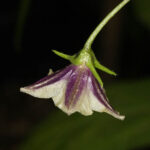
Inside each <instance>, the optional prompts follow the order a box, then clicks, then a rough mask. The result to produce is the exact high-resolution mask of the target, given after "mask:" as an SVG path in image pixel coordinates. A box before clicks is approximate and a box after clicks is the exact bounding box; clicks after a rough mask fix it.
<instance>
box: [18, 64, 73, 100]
mask: <svg viewBox="0 0 150 150" xmlns="http://www.w3.org/2000/svg"><path fill="white" fill-rule="evenodd" d="M74 69H75V67H74V66H73V65H70V66H68V67H66V68H65V69H63V70H61V71H58V72H56V73H53V74H50V75H48V76H46V77H44V78H43V79H41V80H39V81H37V82H35V83H34V84H32V85H30V86H27V87H24V88H21V89H20V91H21V92H24V93H27V94H30V95H32V96H34V97H38V98H51V97H53V96H55V95H57V94H58V93H59V92H60V90H62V87H63V86H64V84H65V83H66V80H67V78H68V77H69V75H70V74H71V73H72V72H73V71H74Z"/></svg>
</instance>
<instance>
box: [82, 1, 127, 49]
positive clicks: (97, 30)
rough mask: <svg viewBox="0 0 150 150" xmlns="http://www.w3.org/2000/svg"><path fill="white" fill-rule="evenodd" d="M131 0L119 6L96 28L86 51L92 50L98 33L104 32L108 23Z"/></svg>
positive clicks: (86, 43) (88, 40) (86, 46)
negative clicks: (103, 29)
mask: <svg viewBox="0 0 150 150" xmlns="http://www.w3.org/2000/svg"><path fill="white" fill-rule="evenodd" d="M129 1H130V0H123V1H122V2H121V3H120V4H118V5H117V6H116V7H115V8H114V9H113V10H112V11H111V12H110V13H109V14H108V15H107V16H106V17H105V18H104V19H103V20H102V21H101V22H100V23H99V25H98V26H97V27H96V28H95V30H94V31H93V32H92V33H91V35H90V36H89V38H88V39H87V41H86V42H85V45H84V49H86V50H90V49H91V45H92V43H93V42H94V40H95V38H96V36H97V35H98V33H99V32H100V31H101V30H102V28H103V27H104V26H105V25H106V24H107V22H108V21H109V20H110V19H111V18H112V17H113V16H115V14H117V12H118V11H119V10H120V9H121V8H123V7H124V6H125V5H126V4H127V3H128V2H129Z"/></svg>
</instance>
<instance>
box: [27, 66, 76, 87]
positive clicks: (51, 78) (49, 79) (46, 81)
mask: <svg viewBox="0 0 150 150" xmlns="http://www.w3.org/2000/svg"><path fill="white" fill-rule="evenodd" d="M75 67H76V66H74V65H70V66H68V67H66V68H65V69H63V70H60V71H57V72H56V73H53V74H51V75H48V76H46V77H44V78H42V79H41V80H39V81H37V82H35V83H34V84H32V85H30V86H28V88H33V89H39V88H41V87H44V86H47V85H50V84H52V83H55V82H57V81H59V80H61V79H65V78H67V77H68V76H69V74H71V72H72V71H74V70H75Z"/></svg>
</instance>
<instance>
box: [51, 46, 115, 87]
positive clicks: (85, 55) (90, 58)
mask: <svg viewBox="0 0 150 150" xmlns="http://www.w3.org/2000/svg"><path fill="white" fill-rule="evenodd" d="M52 51H53V52H54V53H55V54H56V55H58V56H60V57H62V58H64V59H67V60H69V61H70V62H71V63H72V64H74V65H83V64H84V65H86V66H87V67H88V68H89V69H90V70H91V72H92V73H93V75H94V77H95V78H96V79H97V80H98V82H99V83H100V85H101V86H102V87H103V82H102V80H101V78H100V76H99V74H98V73H97V71H96V68H97V69H99V70H101V71H104V72H106V73H108V74H111V75H114V76H116V73H115V72H113V71H112V70H110V69H108V68H107V67H105V66H103V65H102V64H101V63H100V62H99V61H98V60H97V59H96V56H95V54H94V52H93V50H92V49H90V50H86V49H82V50H81V51H80V52H79V54H75V55H72V56H71V55H67V54H64V53H62V52H58V51H56V50H52Z"/></svg>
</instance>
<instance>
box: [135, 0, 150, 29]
mask: <svg viewBox="0 0 150 150" xmlns="http://www.w3.org/2000/svg"><path fill="white" fill-rule="evenodd" d="M133 6H134V10H135V14H136V17H137V18H138V19H139V20H140V21H141V22H142V23H143V24H144V25H146V26H147V27H148V28H149V29H150V0H135V1H133Z"/></svg>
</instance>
